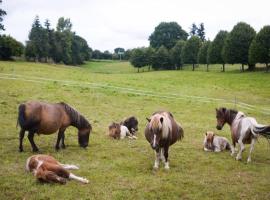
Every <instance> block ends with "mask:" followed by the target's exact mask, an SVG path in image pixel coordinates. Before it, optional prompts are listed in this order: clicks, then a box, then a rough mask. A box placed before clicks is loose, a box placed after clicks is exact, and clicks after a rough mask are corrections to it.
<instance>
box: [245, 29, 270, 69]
mask: <svg viewBox="0 0 270 200" xmlns="http://www.w3.org/2000/svg"><path fill="white" fill-rule="evenodd" d="M249 63H251V64H256V63H265V64H266V67H267V69H268V64H269V63H270V26H264V27H263V28H262V29H261V30H260V31H259V33H258V34H257V35H256V37H255V38H254V40H253V41H252V43H251V45H250V48H249Z"/></svg>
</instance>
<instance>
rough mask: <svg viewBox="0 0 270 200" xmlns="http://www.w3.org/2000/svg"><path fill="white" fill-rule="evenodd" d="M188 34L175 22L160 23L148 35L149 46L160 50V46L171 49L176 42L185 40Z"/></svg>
mask: <svg viewBox="0 0 270 200" xmlns="http://www.w3.org/2000/svg"><path fill="white" fill-rule="evenodd" d="M187 37H188V34H187V33H186V31H184V30H183V29H182V28H181V26H180V25H178V24H177V23H176V22H161V23H160V24H159V25H158V26H157V27H156V28H155V31H154V32H153V33H152V34H151V35H150V37H149V41H150V46H151V47H153V48H156V49H158V48H160V47H161V46H164V47H166V48H167V49H171V48H172V47H174V45H175V44H176V42H177V41H178V40H186V39H187Z"/></svg>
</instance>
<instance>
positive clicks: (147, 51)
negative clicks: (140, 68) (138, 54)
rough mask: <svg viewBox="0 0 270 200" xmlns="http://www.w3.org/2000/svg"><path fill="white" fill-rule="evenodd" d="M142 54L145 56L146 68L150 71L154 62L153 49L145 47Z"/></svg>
mask: <svg viewBox="0 0 270 200" xmlns="http://www.w3.org/2000/svg"><path fill="white" fill-rule="evenodd" d="M144 53H145V55H146V66H148V71H150V69H151V66H152V65H153V61H154V56H155V49H154V48H152V47H147V48H145V49H144Z"/></svg>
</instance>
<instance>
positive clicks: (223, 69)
mask: <svg viewBox="0 0 270 200" xmlns="http://www.w3.org/2000/svg"><path fill="white" fill-rule="evenodd" d="M222 72H225V64H224V63H223V64H222Z"/></svg>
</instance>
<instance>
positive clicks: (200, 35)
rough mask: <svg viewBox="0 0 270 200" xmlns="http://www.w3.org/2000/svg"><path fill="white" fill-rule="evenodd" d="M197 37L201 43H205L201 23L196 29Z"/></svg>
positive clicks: (203, 29)
mask: <svg viewBox="0 0 270 200" xmlns="http://www.w3.org/2000/svg"><path fill="white" fill-rule="evenodd" d="M197 35H198V37H199V38H200V39H201V40H202V41H203V42H204V41H205V28H204V24H203V23H200V24H199V27H198V28H197Z"/></svg>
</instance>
